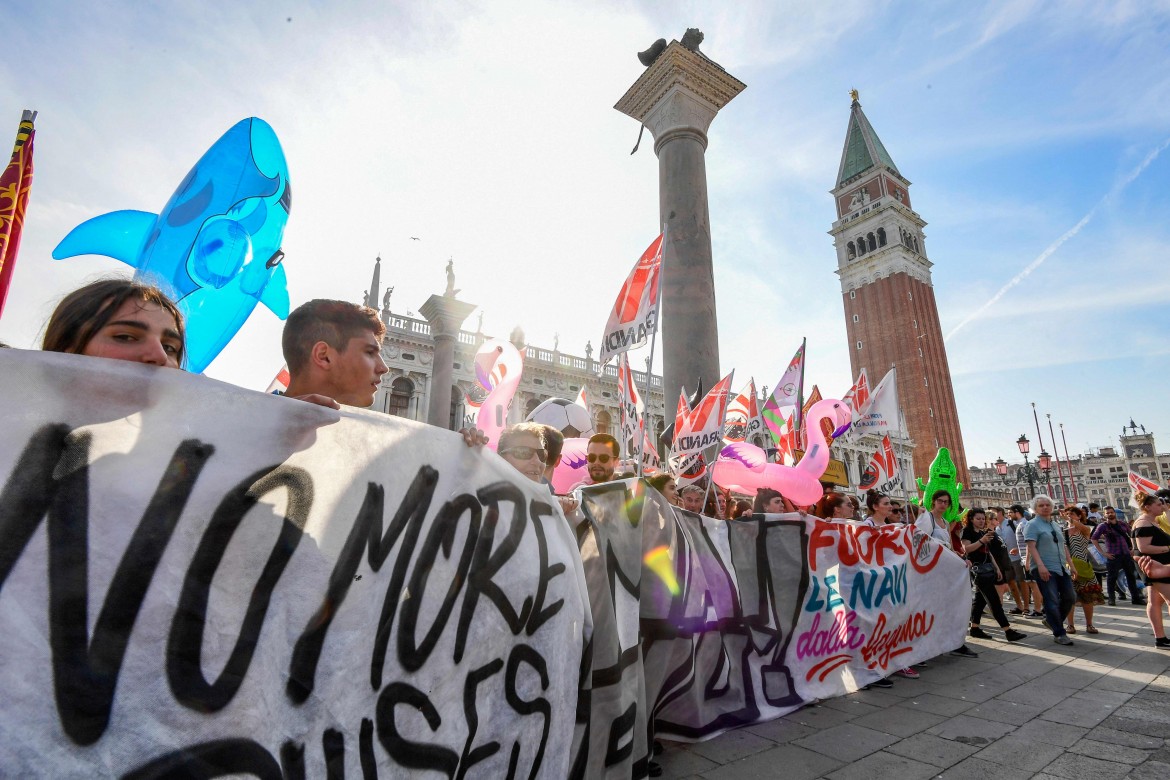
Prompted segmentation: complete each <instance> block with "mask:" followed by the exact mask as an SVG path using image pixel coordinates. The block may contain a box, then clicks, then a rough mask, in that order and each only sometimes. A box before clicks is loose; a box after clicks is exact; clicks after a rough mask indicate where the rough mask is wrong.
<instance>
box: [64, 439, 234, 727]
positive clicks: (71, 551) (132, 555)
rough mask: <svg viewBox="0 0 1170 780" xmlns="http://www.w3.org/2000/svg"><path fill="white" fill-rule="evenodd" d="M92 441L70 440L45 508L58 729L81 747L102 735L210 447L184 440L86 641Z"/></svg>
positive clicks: (111, 581) (141, 523)
mask: <svg viewBox="0 0 1170 780" xmlns="http://www.w3.org/2000/svg"><path fill="white" fill-rule="evenodd" d="M89 447H90V436H89V435H88V434H80V435H77V436H75V437H72V438H71V439H70V443H69V448H68V450H67V451H66V452H65V453H63V454H62V457H61V462H60V464H59V465H58V468H57V474H58V478H57V487H56V489H55V491H53V494H54V500H53V503H52V505H51V506H50V507H49V645H50V647H51V648H52V655H53V687H54V693H55V694H56V699H57V712H58V713H59V715H60V717H61V727H62V728H63V729H64V731H65V733H66V734H68V735H69V738H70V739H72V740H73V741H74V742H76V743H77V744H79V745H92V744H93V743H94V742H97V740H98V739H100V738H101V736H102V734H104V733H105V730H106V726H107V725H108V724H109V721H110V710H111V708H112V707H113V699H114V691H115V689H116V688H117V685H118V675H119V674H120V673H121V670H122V660H123V658H124V657H125V655H126V647H127V645H128V643H129V641H130V632H131V631H132V630H133V628H134V622H135V621H136V620H137V619H138V612H139V610H140V609H141V608H142V601H143V599H144V598H145V597H146V591H147V589H148V588H149V587H150V581H151V579H153V577H154V572H155V570H156V569H157V568H158V564H159V561H160V560H161V559H162V556H163V552H164V551H165V550H166V546H167V542H168V541H170V538H171V534H172V533H173V532H174V530H175V525H176V523H178V521H179V516H180V515H181V514H182V513H183V507H184V506H186V504H187V499H188V498H190V496H191V489H192V487H193V486H194V484H195V480H196V479H197V478H198V476H199V474H200V472H201V471H202V470H203V466H204V465H205V464H206V462H207V459H208V458H210V457H211V454H212V452H214V448H213V447H211V446H210V445H205V444H202V443H200V442H198V441H195V440H189V441H184V442H182V443H181V444H180V445H179V446H178V448H177V449H176V450H175V453H174V455H173V456H171V461H170V463H169V464H168V465H167V468H166V470H165V471H164V472H163V477H162V480H161V481H160V482H159V484H158V488H157V489H156V490H155V493H154V496H153V497H152V498H151V500H150V503H149V504H148V505H147V507H146V510H145V511H144V512H143V513H142V519H141V520H140V521H139V523H138V527H137V528H135V529H134V534H133V535H132V536H131V537H130V543H129V544H128V545H127V546H126V552H124V553H123V554H122V559H121V561H119V562H118V568H117V569H116V570H115V572H114V576H113V579H111V580H110V588H109V591H108V592H107V594H106V598H105V600H104V602H103V603H102V608H101V612H99V613H98V618H97V622H96V623H95V624H94V630H93V638H92V640H91V639H90V637H89Z"/></svg>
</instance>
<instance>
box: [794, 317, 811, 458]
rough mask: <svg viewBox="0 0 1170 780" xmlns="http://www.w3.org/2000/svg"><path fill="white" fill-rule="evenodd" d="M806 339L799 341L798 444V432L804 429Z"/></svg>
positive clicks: (797, 438) (797, 440)
mask: <svg viewBox="0 0 1170 780" xmlns="http://www.w3.org/2000/svg"><path fill="white" fill-rule="evenodd" d="M807 347H808V337H807V336H805V337H804V338H802V339H801V340H800V386H799V387H797V389H796V430H795V434H796V443H797V444H800V430H801V428H803V427H804V367H805V365H806V364H807V363H808V350H807Z"/></svg>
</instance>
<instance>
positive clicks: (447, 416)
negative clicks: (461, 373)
mask: <svg viewBox="0 0 1170 780" xmlns="http://www.w3.org/2000/svg"><path fill="white" fill-rule="evenodd" d="M475 309H476V306H475V304H474V303H464V302H463V301H460V300H456V299H455V297H454V296H450V295H432V296H431V297H430V298H427V302H426V303H424V304H423V305H422V306H421V307H420V308H419V310H418V311H419V314H421V315H422V316H423V317H425V318H426V321H427V322H428V323H430V326H431V339H433V340H434V342H435V359H434V361H433V362H432V363H431V383H430V406H429V407H428V409H427V422H428V423H429V424H431V425H435V426H437V427H439V428H447V427H449V425H450V422H451V383H452V382H453V381H454V379H455V341H456V340H457V339H458V338H459V328H460V327H462V325H463V321H464V320H465V319H467V317H468V315H470V314H471V313H472V312H473V311H475Z"/></svg>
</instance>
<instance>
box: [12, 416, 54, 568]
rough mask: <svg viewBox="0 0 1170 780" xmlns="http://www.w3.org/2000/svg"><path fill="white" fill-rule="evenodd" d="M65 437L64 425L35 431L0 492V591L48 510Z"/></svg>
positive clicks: (45, 427) (50, 426) (47, 426)
mask: <svg viewBox="0 0 1170 780" xmlns="http://www.w3.org/2000/svg"><path fill="white" fill-rule="evenodd" d="M68 438H69V426H68V425H46V426H44V427H42V428H40V429H39V430H37V432H36V433H34V434H33V435H32V436H31V437H30V438H29V440H28V443H26V444H25V445H24V450H23V451H22V452H21V453H20V457H18V458H17V459H16V463H15V464H14V465H13V467H12V473H11V474H9V476H8V481H7V482H6V483H5V484H4V490H3V491H0V539H2V540H3V543H2V544H0V591H2V590H3V589H4V583H5V582H6V581H7V580H8V575H9V574H10V573H12V567H13V566H15V565H16V562H17V560H19V559H20V555H21V553H23V552H24V548H25V545H27V544H28V540H29V539H31V538H32V536H33V534H34V533H36V530H37V528H39V527H40V525H41V521H42V520H44V519H45V515H46V514H47V513H48V511H49V505H50V504H52V502H53V496H54V495H56V492H57V481H56V480H55V479H53V471H54V469H56V468H57V462H58V461H60V460H61V456H62V454H63V453H64V452H65V448H66V441H67V439H68Z"/></svg>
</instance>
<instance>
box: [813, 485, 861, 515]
mask: <svg viewBox="0 0 1170 780" xmlns="http://www.w3.org/2000/svg"><path fill="white" fill-rule="evenodd" d="M813 514H814V515H816V516H817V517H819V518H821V519H823V520H828V521H829V522H830V523H847V522H849V521H850V520H852V519H853V504H852V503H850V501H849V497H848V496H846V495H845V494H843V493H838V492H837V491H835V490H830V491H829V492H827V493H825V495H824V496H822V497H821V500H820V501H818V502H817V505H816V507H815V508H814V510H813Z"/></svg>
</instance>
